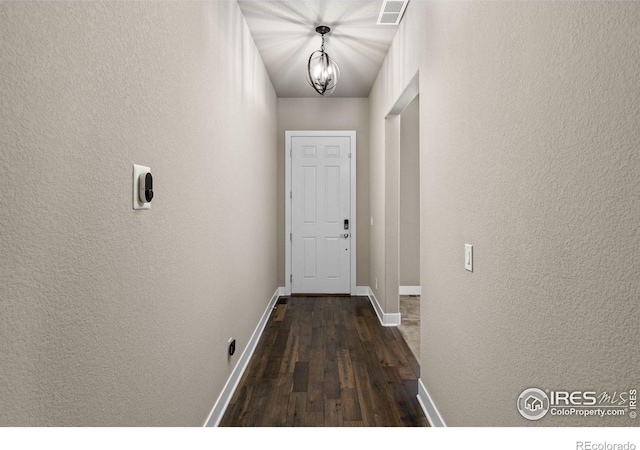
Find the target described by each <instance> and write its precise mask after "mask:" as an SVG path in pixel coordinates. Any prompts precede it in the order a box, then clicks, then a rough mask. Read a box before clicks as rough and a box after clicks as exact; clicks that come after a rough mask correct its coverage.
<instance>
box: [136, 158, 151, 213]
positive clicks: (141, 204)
mask: <svg viewBox="0 0 640 450" xmlns="http://www.w3.org/2000/svg"><path fill="white" fill-rule="evenodd" d="M145 172H151V169H150V168H148V167H146V166H139V165H137V164H134V165H133V209H151V203H146V202H141V201H140V196H139V194H138V193H139V192H140V174H141V173H145Z"/></svg>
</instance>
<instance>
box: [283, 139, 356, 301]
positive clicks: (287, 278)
mask: <svg viewBox="0 0 640 450" xmlns="http://www.w3.org/2000/svg"><path fill="white" fill-rule="evenodd" d="M284 135H285V139H284V142H285V144H284V151H285V154H284V161H285V164H284V167H285V175H284V179H285V186H284V255H285V257H284V259H285V262H284V285H285V288H284V290H285V295H291V250H292V249H291V175H292V173H291V158H292V146H291V140H292V138H294V137H349V138H350V154H351V157H350V160H351V161H350V167H351V186H350V187H351V199H350V200H351V211H350V214H351V218H350V222H349V223H350V224H351V225H350V226H349V234H350V235H351V273H350V277H351V283H350V290H351V292H350V294H351V295H356V274H357V273H358V272H357V270H356V261H357V258H356V250H357V247H358V245H357V243H358V240H357V236H358V235H357V225H358V223H357V221H356V211H357V209H356V148H357V147H356V131H355V130H336V131H285V132H284Z"/></svg>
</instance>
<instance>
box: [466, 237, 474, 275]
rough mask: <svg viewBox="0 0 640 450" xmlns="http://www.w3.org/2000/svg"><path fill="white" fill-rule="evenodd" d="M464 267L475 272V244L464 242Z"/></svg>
mask: <svg viewBox="0 0 640 450" xmlns="http://www.w3.org/2000/svg"><path fill="white" fill-rule="evenodd" d="M464 268H465V269H467V270H468V271H469V272H473V245H471V244H464Z"/></svg>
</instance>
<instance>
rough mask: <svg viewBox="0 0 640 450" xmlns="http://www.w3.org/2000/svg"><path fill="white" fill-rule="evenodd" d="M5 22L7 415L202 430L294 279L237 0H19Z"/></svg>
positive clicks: (2, 302)
mask: <svg viewBox="0 0 640 450" xmlns="http://www.w3.org/2000/svg"><path fill="white" fill-rule="evenodd" d="M0 29H1V30H2V38H1V39H0V60H1V61H2V64H1V65H0V80H1V81H0V123H1V124H2V125H1V126H0V211H2V213H1V214H0V246H1V247H0V255H1V257H0V425H192V426H200V425H202V424H203V423H204V421H205V419H206V418H207V415H208V414H209V412H210V410H211V408H212V406H213V404H214V402H215V400H216V398H217V396H218V395H219V393H220V391H221V390H222V387H223V385H224V383H225V382H226V380H227V378H228V375H229V373H230V371H231V370H232V368H233V366H234V365H235V363H236V361H237V358H238V356H239V354H240V353H241V352H240V351H239V352H237V353H236V356H235V357H234V358H232V359H231V360H228V359H227V355H226V341H227V339H228V338H229V337H230V336H234V337H236V338H237V340H238V346H239V347H240V349H242V348H244V346H245V345H246V343H247V341H248V339H249V337H250V335H251V333H252V332H253V330H254V328H255V326H256V324H257V322H258V320H259V318H260V316H261V314H262V312H263V311H264V308H265V306H266V304H267V302H268V300H269V298H270V297H271V295H272V294H273V292H274V290H275V288H276V286H277V284H276V270H275V263H276V244H275V240H274V236H275V234H276V182H275V180H276V174H277V166H276V153H275V152H276V142H277V138H276V98H275V93H274V91H273V88H272V85H271V82H270V81H269V77H268V75H267V73H266V71H265V69H264V66H263V64H262V61H261V59H260V57H259V55H258V53H257V51H256V49H255V46H254V44H253V41H252V39H251V36H250V34H249V32H248V29H247V28H246V26H245V23H244V19H243V18H242V16H241V14H240V11H239V9H238V7H237V4H236V3H235V2H41V3H32V2H2V3H0ZM134 163H137V164H144V165H149V166H151V168H152V170H153V172H154V175H155V186H154V187H155V192H156V198H155V199H154V201H153V203H152V207H151V210H149V211H133V210H132V205H131V177H132V164H134ZM25 183H26V184H25Z"/></svg>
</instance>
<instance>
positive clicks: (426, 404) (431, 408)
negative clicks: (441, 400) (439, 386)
mask: <svg viewBox="0 0 640 450" xmlns="http://www.w3.org/2000/svg"><path fill="white" fill-rule="evenodd" d="M417 397H418V403H420V406H421V407H422V411H424V415H425V416H427V420H428V421H429V425H431V426H432V427H446V426H447V424H446V423H444V419H443V418H442V416H441V415H440V411H438V408H436V404H435V403H433V399H432V398H431V396H430V395H429V391H427V388H426V387H424V384H423V383H422V378H418V395H417Z"/></svg>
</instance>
